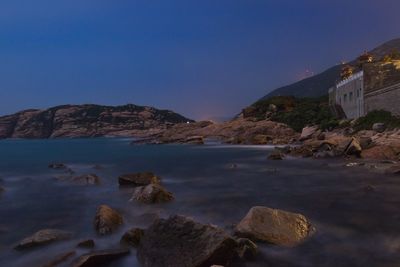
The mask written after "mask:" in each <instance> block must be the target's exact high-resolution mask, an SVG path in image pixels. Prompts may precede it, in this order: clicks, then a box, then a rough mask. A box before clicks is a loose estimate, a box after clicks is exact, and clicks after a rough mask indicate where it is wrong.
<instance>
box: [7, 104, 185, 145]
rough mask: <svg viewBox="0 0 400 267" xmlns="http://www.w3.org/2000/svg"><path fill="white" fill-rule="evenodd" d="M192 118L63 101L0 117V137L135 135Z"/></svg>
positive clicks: (148, 109)
mask: <svg viewBox="0 0 400 267" xmlns="http://www.w3.org/2000/svg"><path fill="white" fill-rule="evenodd" d="M187 121H192V120H190V119H187V118H185V117H183V116H181V115H179V114H177V113H174V112H172V111H169V110H158V109H155V108H152V107H143V106H136V105H132V104H129V105H124V106H116V107H112V106H100V105H64V106H57V107H52V108H49V109H46V110H36V109H30V110H25V111H21V112H18V113H15V114H13V115H7V116H3V117H0V138H58V137H95V136H138V135H141V134H143V133H144V132H147V133H148V132H149V131H159V130H162V129H165V128H166V127H168V126H170V125H173V124H176V123H184V122H187Z"/></svg>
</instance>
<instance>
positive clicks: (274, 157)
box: [268, 150, 284, 160]
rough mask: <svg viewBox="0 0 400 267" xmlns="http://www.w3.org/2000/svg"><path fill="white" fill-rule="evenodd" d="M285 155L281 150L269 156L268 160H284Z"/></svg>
mask: <svg viewBox="0 0 400 267" xmlns="http://www.w3.org/2000/svg"><path fill="white" fill-rule="evenodd" d="M283 158H284V155H283V153H282V152H280V151H279V150H274V151H272V152H271V154H269V156H268V159H270V160H283Z"/></svg>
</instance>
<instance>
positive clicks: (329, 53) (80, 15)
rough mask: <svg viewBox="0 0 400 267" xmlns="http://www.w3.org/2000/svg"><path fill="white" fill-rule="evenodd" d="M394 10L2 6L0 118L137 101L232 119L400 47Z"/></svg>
mask: <svg viewBox="0 0 400 267" xmlns="http://www.w3.org/2000/svg"><path fill="white" fill-rule="evenodd" d="M399 10H400V1H399V0H375V1H372V0H350V1H349V0H347V1H344V0H304V1H302V0H271V1H268V0H263V1H262V0H258V1H257V0H242V1H239V0H218V1H217V0H202V1H188V0H182V1H167V0H153V1H148V0H143V1H134V0H119V1H110V0H107V1H105V0H79V1H76V0H68V1H55V0H35V1H32V0H25V1H22V0H2V1H1V2H0V37H1V38H0V59H1V61H0V115H4V114H8V113H13V112H16V111H19V110H22V109H27V108H47V107H50V106H55V105H60V104H82V103H95V104H109V105H120V104H126V103H134V104H138V105H150V106H154V107H157V108H163V109H172V110H174V111H176V112H179V113H181V114H183V115H185V116H188V117H191V118H194V119H206V118H210V117H220V116H224V117H225V116H232V115H234V114H236V113H238V112H239V111H240V110H241V109H242V108H243V107H245V106H246V105H249V104H251V103H252V102H253V101H255V100H257V99H258V98H260V97H262V96H263V95H265V94H266V93H268V92H269V91H270V90H272V89H275V88H276V87H279V86H282V85H286V84H289V83H292V82H295V81H298V80H299V79H301V78H302V77H304V76H305V75H306V73H307V70H309V71H310V72H315V73H318V72H320V71H323V70H324V69H326V68H327V67H330V66H332V65H334V64H337V63H339V62H340V61H341V60H350V59H353V58H354V57H356V56H357V55H358V54H360V53H361V52H363V50H365V49H372V48H374V47H375V46H377V45H379V44H381V43H383V42H385V41H388V40H390V39H394V38H398V37H400V15H399Z"/></svg>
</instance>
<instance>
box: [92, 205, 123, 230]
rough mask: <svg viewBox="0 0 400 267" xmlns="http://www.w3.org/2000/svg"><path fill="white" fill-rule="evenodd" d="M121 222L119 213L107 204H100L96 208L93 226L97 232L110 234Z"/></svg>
mask: <svg viewBox="0 0 400 267" xmlns="http://www.w3.org/2000/svg"><path fill="white" fill-rule="evenodd" d="M123 222H124V220H123V218H122V216H121V214H119V213H118V212H117V211H116V210H113V209H112V208H110V207H109V206H107V205H101V206H99V207H98V208H97V212H96V217H95V219H94V226H95V229H96V231H97V232H98V233H99V234H101V235H106V234H110V233H112V232H114V231H115V230H116V229H117V228H118V227H119V226H120V225H121V224H123Z"/></svg>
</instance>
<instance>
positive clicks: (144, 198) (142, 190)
mask: <svg viewBox="0 0 400 267" xmlns="http://www.w3.org/2000/svg"><path fill="white" fill-rule="evenodd" d="M173 199H174V196H173V195H172V193H171V192H168V191H167V190H165V189H164V188H163V187H162V186H161V185H159V184H149V185H147V186H141V187H137V188H135V191H134V192H133V196H132V198H131V200H136V201H138V202H141V203H145V204H155V203H164V202H168V201H171V200H173Z"/></svg>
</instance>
